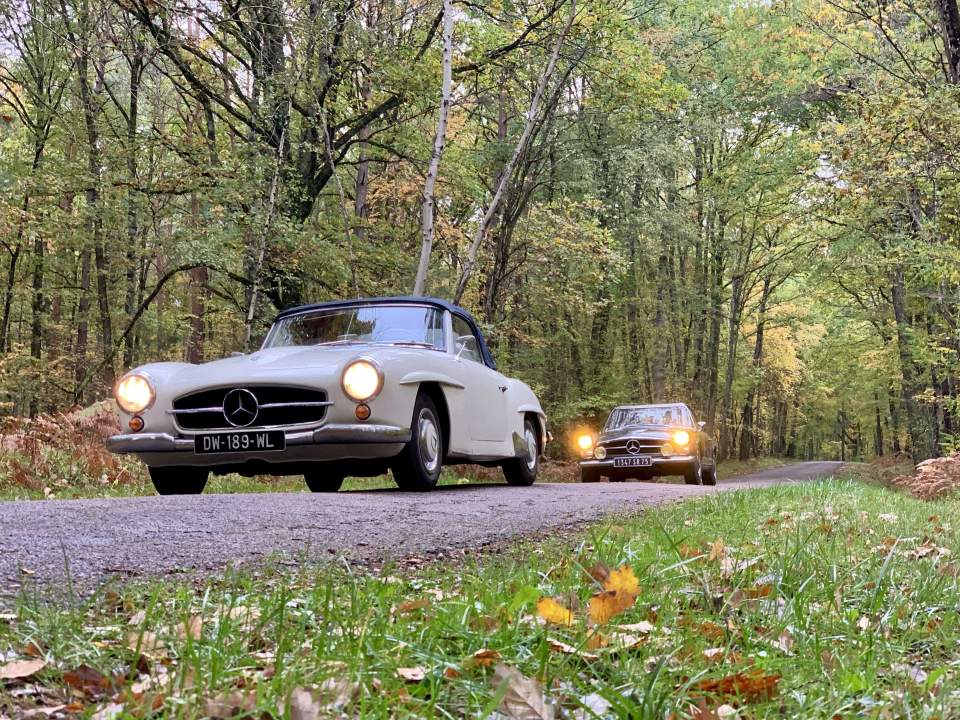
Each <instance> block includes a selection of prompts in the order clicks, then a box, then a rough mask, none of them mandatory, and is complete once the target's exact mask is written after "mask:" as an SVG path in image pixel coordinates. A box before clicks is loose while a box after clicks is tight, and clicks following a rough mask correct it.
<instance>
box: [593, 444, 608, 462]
mask: <svg viewBox="0 0 960 720" xmlns="http://www.w3.org/2000/svg"><path fill="white" fill-rule="evenodd" d="M593 456H594V457H595V458H596V459H597V460H603V459H604V458H605V457H606V456H607V449H606V448H605V447H603V446H602V445H597V447H596V448H594V450H593Z"/></svg>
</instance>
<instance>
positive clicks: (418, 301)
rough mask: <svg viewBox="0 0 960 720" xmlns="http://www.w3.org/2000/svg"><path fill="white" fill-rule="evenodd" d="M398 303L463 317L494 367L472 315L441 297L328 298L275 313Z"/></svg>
mask: <svg viewBox="0 0 960 720" xmlns="http://www.w3.org/2000/svg"><path fill="white" fill-rule="evenodd" d="M399 304H413V305H433V306H434V307H438V308H440V309H441V310H449V311H450V312H451V313H453V314H454V315H459V316H460V317H461V318H463V320H465V321H466V323H467V324H468V325H469V326H470V329H471V330H473V333H474V334H475V335H476V336H477V339H478V340H479V341H480V355H481V356H483V362H484V364H485V365H486V366H487V367H490V368H493V369H496V367H497V364H496V363H495V362H494V361H493V355H491V354H490V348H488V347H487V341H486V339H485V338H484V337H483V333H482V332H480V328H479V327H477V322H476V320H474V319H473V315H471V314H470V313H469V312H468V311H467V310H464V309H463V308H462V307H460V306H459V305H454V304H453V303H452V302H450V301H448V300H443V299H441V298H435V297H422V296H418V295H399V296H396V297H368V298H355V299H353V300H328V301H327V302H321V303H311V304H309V305H297V306H296V307H290V308H286V309H284V310H281V311H280V312H279V313H278V314H277V317H276V320H280V319H281V318H285V317H290V316H291V315H299V314H300V313H303V312H310V311H312V310H337V309H340V308H349V307H356V306H357V305H399Z"/></svg>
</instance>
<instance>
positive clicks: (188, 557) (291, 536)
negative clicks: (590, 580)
mask: <svg viewBox="0 0 960 720" xmlns="http://www.w3.org/2000/svg"><path fill="white" fill-rule="evenodd" d="M839 466H840V463H836V462H807V463H797V464H794V465H788V466H786V467H782V468H777V469H775V470H765V471H763V472H759V473H755V474H753V475H748V476H742V477H739V478H737V479H735V480H731V481H727V482H724V481H723V480H722V478H721V482H720V485H719V487H718V488H707V487H688V486H685V485H665V484H654V483H640V482H628V483H597V484H589V485H582V484H546V483H545V484H537V485H533V486H532V487H528V488H515V487H510V486H508V485H499V484H498V485H494V484H491V485H463V486H452V487H443V488H439V489H437V490H435V491H433V492H431V493H427V494H419V493H403V492H400V491H398V490H376V491H367V492H343V493H338V494H335V495H326V494H324V495H311V494H309V493H273V494H257V495H184V496H169V497H138V498H110V499H103V500H35V501H13V502H9V501H8V502H0V595H2V594H6V595H10V594H12V593H15V592H17V591H18V589H19V588H20V587H21V585H22V584H23V583H28V584H32V585H35V586H38V587H48V588H50V587H54V588H61V589H66V587H67V584H68V580H67V578H68V577H69V582H70V583H71V584H72V587H74V588H75V589H76V590H78V591H90V590H92V589H94V588H95V587H96V586H97V585H98V584H100V583H102V582H105V581H108V580H110V579H111V578H112V577H116V576H121V577H130V576H146V575H182V574H210V573H216V572H218V571H220V570H222V569H223V568H224V567H226V566H227V565H230V564H234V565H239V564H246V563H253V562H256V561H258V560H262V559H264V558H267V557H268V556H271V555H274V554H276V553H279V554H281V555H283V556H285V557H286V558H287V559H288V560H289V561H291V562H295V561H297V559H299V558H305V559H312V560H316V559H322V558H330V557H335V556H338V555H342V556H344V557H346V558H347V559H349V560H351V561H358V562H379V561H382V560H386V559H402V558H405V557H410V556H416V557H436V556H438V555H444V554H448V553H452V552H456V551H459V550H462V549H464V548H480V547H484V546H487V545H491V544H496V543H502V542H504V541H506V540H509V539H510V538H511V537H514V536H517V535H521V534H531V533H532V534H537V533H543V532H547V531H550V530H554V529H557V528H567V527H570V526H573V525H576V524H578V523H582V522H586V521H590V520H596V519H598V518H600V517H603V516H605V515H609V514H613V513H623V512H631V511H634V510H638V509H640V508H642V507H644V506H651V505H657V504H659V503H663V502H669V501H671V500H677V499H681V498H685V497H690V496H693V495H700V494H705V493H710V492H716V491H717V490H719V491H723V490H732V489H735V488H743V487H751V486H762V485H771V484H775V483H788V482H802V481H805V480H811V479H814V478H817V477H826V476H830V475H832V474H833V473H834V472H836V470H837V468H838V467H839Z"/></svg>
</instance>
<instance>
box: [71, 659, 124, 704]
mask: <svg viewBox="0 0 960 720" xmlns="http://www.w3.org/2000/svg"><path fill="white" fill-rule="evenodd" d="M63 682H64V683H66V684H67V685H68V686H70V687H71V688H73V689H74V690H79V691H80V692H81V693H83V694H84V695H86V696H87V697H91V698H95V697H99V696H101V695H104V694H105V693H107V692H108V691H109V690H110V689H111V688H112V687H113V681H112V680H111V679H110V678H108V677H107V676H106V675H104V674H103V673H102V672H100V671H99V670H96V669H95V668H92V667H90V666H89V665H81V666H80V667H78V668H77V669H76V670H68V671H67V672H65V673H64V674H63Z"/></svg>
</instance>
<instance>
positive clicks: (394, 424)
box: [107, 297, 548, 495]
mask: <svg viewBox="0 0 960 720" xmlns="http://www.w3.org/2000/svg"><path fill="white" fill-rule="evenodd" d="M114 396H115V398H116V401H117V405H118V406H119V411H120V420H121V426H122V427H124V428H126V431H125V432H124V433H123V434H121V435H114V436H113V437H111V438H109V439H108V441H107V446H108V447H109V449H110V450H112V451H113V452H116V453H133V454H135V455H137V456H139V457H140V459H141V460H143V462H144V463H146V465H147V467H148V468H149V470H150V477H151V479H152V480H153V484H154V487H155V488H156V490H157V492H158V493H160V494H161V495H166V494H185V493H200V492H202V491H203V488H204V486H205V485H206V482H207V478H208V476H209V474H210V473H211V472H213V473H221V474H222V473H240V474H242V475H257V474H271V475H303V476H304V479H305V480H306V482H307V486H308V487H309V488H310V489H311V490H312V491H314V492H333V491H336V490H339V489H340V486H341V484H342V483H343V479H344V477H346V476H348V475H351V476H371V475H379V474H382V473H384V472H386V470H387V469H390V470H391V471H392V473H393V477H394V480H395V481H396V483H397V485H398V486H400V488H402V489H406V490H429V489H431V488H433V487H434V486H435V485H436V484H437V480H438V479H439V478H440V470H441V467H442V465H443V464H444V463H448V462H455V463H477V464H481V465H493V466H500V467H502V468H503V473H504V475H505V476H506V479H507V481H508V482H509V483H511V484H513V485H530V484H532V483H533V482H534V480H535V479H536V477H537V471H538V469H539V462H540V457H541V454H542V452H543V449H544V445H545V443H546V441H547V438H548V434H547V426H546V416H545V415H544V412H543V409H542V408H541V407H540V402H539V401H538V400H537V398H536V396H535V395H534V393H533V391H532V390H531V389H530V388H529V387H527V385H525V384H524V383H522V382H520V381H519V380H514V379H512V378H507V377H504V376H503V375H502V374H500V373H499V372H497V368H496V365H495V364H494V361H493V358H492V356H491V355H490V351H489V349H488V347H487V344H486V343H485V342H484V339H483V336H482V335H481V333H480V331H479V330H478V329H477V325H476V323H475V322H474V320H473V318H472V317H471V316H470V314H469V313H468V312H467V311H466V310H464V309H463V308H460V307H458V306H456V305H452V304H450V303H448V302H445V301H443V300H437V299H434V298H423V297H397V298H369V299H363V300H352V301H337V302H326V303H320V304H316V305H306V306H302V307H296V308H292V309H289V310H285V311H283V312H281V313H280V314H279V315H278V316H277V318H276V319H275V320H274V323H273V326H272V327H271V329H270V332H269V333H268V334H267V336H266V339H265V340H264V342H263V346H262V347H261V348H260V349H259V350H257V351H256V352H254V353H251V354H249V355H241V354H236V355H235V356H234V357H230V358H226V359H223V360H216V361H214V362H209V363H205V364H202V365H192V364H187V363H175V362H163V363H153V364H149V365H144V366H142V367H139V368H136V369H134V370H131V371H130V372H128V373H127V374H126V375H124V376H123V377H122V378H121V379H120V381H119V382H118V383H117V386H116V388H115V390H114Z"/></svg>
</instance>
